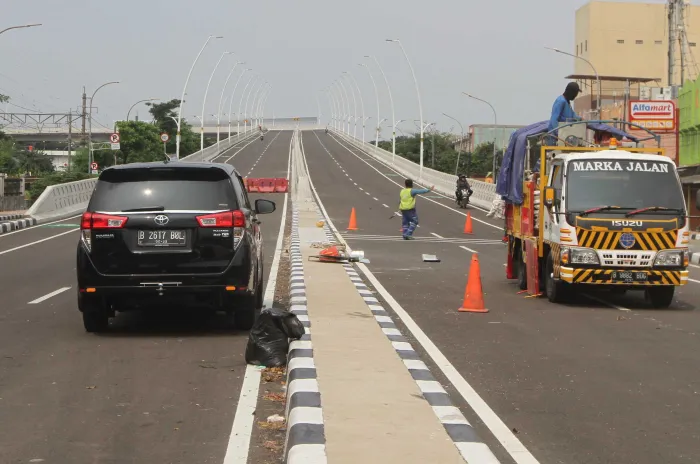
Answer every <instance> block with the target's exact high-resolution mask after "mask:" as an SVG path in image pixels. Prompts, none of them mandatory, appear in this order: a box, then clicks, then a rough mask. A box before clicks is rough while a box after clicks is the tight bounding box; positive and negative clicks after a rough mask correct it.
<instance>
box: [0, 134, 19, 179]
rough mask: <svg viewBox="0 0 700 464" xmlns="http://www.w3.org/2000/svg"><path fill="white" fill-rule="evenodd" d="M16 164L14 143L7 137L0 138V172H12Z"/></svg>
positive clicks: (15, 168)
mask: <svg viewBox="0 0 700 464" xmlns="http://www.w3.org/2000/svg"><path fill="white" fill-rule="evenodd" d="M17 169H18V165H17V161H16V160H15V158H14V143H13V142H12V140H9V139H0V172H2V173H5V174H13V173H15V172H16V171H17Z"/></svg>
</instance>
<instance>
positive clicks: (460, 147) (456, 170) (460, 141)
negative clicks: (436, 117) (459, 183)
mask: <svg viewBox="0 0 700 464" xmlns="http://www.w3.org/2000/svg"><path fill="white" fill-rule="evenodd" d="M442 115H443V116H445V117H448V118H450V119H451V120H453V121H454V122H456V123H457V124H459V128H460V130H461V131H462V136H461V138H460V139H459V148H457V166H455V176H456V175H457V172H458V171H459V158H460V155H461V154H462V142H463V141H464V126H462V123H461V122H459V120H458V119H457V118H453V117H452V116H450V115H449V114H447V113H442ZM467 166H469V165H467ZM467 176H469V170H467Z"/></svg>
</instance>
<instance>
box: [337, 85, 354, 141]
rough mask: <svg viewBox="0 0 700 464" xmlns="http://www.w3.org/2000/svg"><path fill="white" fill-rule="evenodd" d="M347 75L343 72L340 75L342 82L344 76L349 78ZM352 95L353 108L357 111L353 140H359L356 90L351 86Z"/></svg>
mask: <svg viewBox="0 0 700 464" xmlns="http://www.w3.org/2000/svg"><path fill="white" fill-rule="evenodd" d="M347 75H348V72H347V71H343V72H342V73H341V75H340V78H341V82H342V78H343V76H347ZM350 93H351V94H352V105H353V108H354V109H355V117H354V118H353V121H354V125H353V129H352V138H354V139H355V140H357V99H356V98H355V89H353V88H352V86H350Z"/></svg>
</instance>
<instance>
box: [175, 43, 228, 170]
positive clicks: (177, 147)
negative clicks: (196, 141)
mask: <svg viewBox="0 0 700 464" xmlns="http://www.w3.org/2000/svg"><path fill="white" fill-rule="evenodd" d="M211 39H223V37H222V36H217V37H214V36H213V35H210V36H209V37H208V38H207V41H206V42H204V46H203V47H202V49H201V50H199V53H197V57H196V58H195V59H194V62H192V66H191V67H190V72H189V73H187V79H185V87H183V89H182V97H181V98H180V108H179V110H178V112H177V136H176V137H175V159H180V139H181V134H180V124H181V122H182V105H183V104H184V103H185V92H187V84H188V83H189V82H190V76H191V75H192V70H193V69H194V66H195V65H196V64H197V61H199V57H200V56H201V55H202V52H203V51H204V49H205V48H207V45H208V44H209V42H210V41H211Z"/></svg>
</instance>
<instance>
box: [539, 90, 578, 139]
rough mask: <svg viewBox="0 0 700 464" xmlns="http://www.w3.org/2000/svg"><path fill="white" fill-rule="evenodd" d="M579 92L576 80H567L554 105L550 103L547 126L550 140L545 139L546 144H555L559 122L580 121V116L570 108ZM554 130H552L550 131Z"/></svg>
mask: <svg viewBox="0 0 700 464" xmlns="http://www.w3.org/2000/svg"><path fill="white" fill-rule="evenodd" d="M580 93H581V88H580V87H579V86H578V84H577V83H576V82H569V83H568V84H567V85H566V90H564V93H563V94H562V95H559V96H558V97H557V99H556V100H554V105H552V115H551V116H550V118H549V126H548V127H547V132H550V133H551V134H550V135H551V137H550V139H551V140H548V141H547V144H548V145H556V135H557V133H558V131H557V130H556V129H557V128H558V127H559V123H560V122H573V121H580V120H581V118H580V117H579V116H578V115H577V114H576V113H575V112H574V110H573V108H571V102H572V101H574V100H575V99H576V97H578V95H579V94H580ZM551 131H554V132H551Z"/></svg>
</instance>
